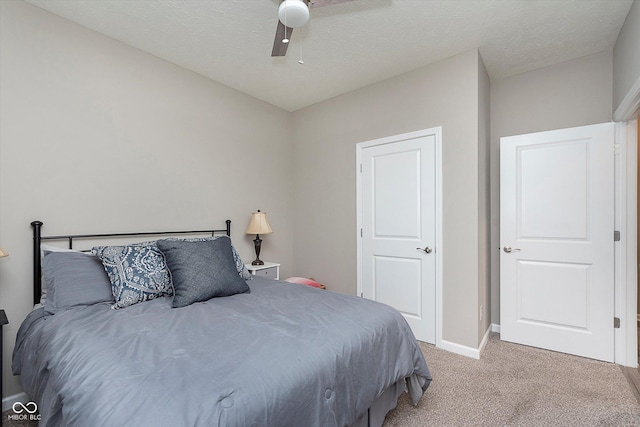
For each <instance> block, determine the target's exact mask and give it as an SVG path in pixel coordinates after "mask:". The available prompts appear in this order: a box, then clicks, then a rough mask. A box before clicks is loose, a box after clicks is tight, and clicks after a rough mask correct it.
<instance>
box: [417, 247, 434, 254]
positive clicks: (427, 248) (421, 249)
mask: <svg viewBox="0 0 640 427" xmlns="http://www.w3.org/2000/svg"><path fill="white" fill-rule="evenodd" d="M416 249H418V250H419V251H424V252H425V253H427V254H430V253H431V252H433V249H431V248H430V247H429V246H427V247H426V248H416Z"/></svg>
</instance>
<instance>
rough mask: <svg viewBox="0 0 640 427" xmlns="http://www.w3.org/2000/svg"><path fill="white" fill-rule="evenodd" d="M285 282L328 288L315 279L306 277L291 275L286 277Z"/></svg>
mask: <svg viewBox="0 0 640 427" xmlns="http://www.w3.org/2000/svg"><path fill="white" fill-rule="evenodd" d="M285 282H291V283H298V284H300V285H307V286H312V287H314V288H320V289H326V287H325V286H324V285H323V284H322V283H319V282H316V281H315V280H313V279H307V278H305V277H289V278H288V279H285Z"/></svg>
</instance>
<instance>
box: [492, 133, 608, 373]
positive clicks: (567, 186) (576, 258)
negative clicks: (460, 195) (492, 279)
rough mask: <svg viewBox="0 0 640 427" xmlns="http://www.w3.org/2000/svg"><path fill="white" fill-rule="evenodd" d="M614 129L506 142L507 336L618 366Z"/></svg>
mask: <svg viewBox="0 0 640 427" xmlns="http://www.w3.org/2000/svg"><path fill="white" fill-rule="evenodd" d="M613 147H614V124H613V123H604V124H599V125H592V126H584V127H579V128H571V129H562V130H556V131H550V132H540V133H534V134H529V135H519V136H512V137H507V138H501V140H500V240H501V243H502V246H501V248H500V323H501V326H500V336H501V339H503V340H506V341H512V342H516V343H520V344H526V345H531V346H534V347H540V348H545V349H549V350H555V351H560V352H563V353H570V354H575V355H579V356H585V357H590V358H593V359H599V360H605V361H610V362H612V361H613V356H614V343H613V336H614V331H613V327H614V326H613V320H614V319H613V317H614V259H613V255H614V243H613V242H614V225H613V224H614V223H613V221H614V212H613V208H614V151H613Z"/></svg>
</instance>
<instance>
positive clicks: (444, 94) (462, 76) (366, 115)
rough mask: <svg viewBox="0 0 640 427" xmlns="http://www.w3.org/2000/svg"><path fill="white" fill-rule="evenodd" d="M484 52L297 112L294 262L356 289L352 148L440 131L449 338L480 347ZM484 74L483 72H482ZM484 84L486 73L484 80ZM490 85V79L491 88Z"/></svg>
mask: <svg viewBox="0 0 640 427" xmlns="http://www.w3.org/2000/svg"><path fill="white" fill-rule="evenodd" d="M479 61H480V59H479V55H478V51H477V50H473V51H469V52H466V53H463V54H461V55H457V56H454V57H452V58H449V59H446V60H443V61H440V62H438V63H436V64H433V65H430V66H427V67H424V68H421V69H418V70H415V71H412V72H409V73H406V74H403V75H401V76H398V77H395V78H391V79H388V80H385V81H383V82H381V83H377V84H373V85H370V86H367V87H365V88H362V89H359V90H356V91H353V92H350V93H347V94H345V95H341V96H338V97H335V98H333V99H330V100H327V101H325V102H321V103H319V104H315V105H313V106H310V107H308V108H305V109H303V110H299V111H297V112H295V113H294V141H295V144H294V164H295V166H294V175H295V185H294V200H295V206H294V221H295V223H294V236H295V238H294V242H293V245H294V251H293V253H294V265H295V272H296V274H297V275H300V276H307V277H309V276H312V277H314V278H315V279H316V280H319V281H320V282H322V283H324V284H326V285H327V287H328V288H329V289H332V290H337V291H340V292H344V293H349V294H355V292H356V274H357V273H356V238H357V237H356V236H357V233H356V179H355V177H356V175H355V174H356V167H355V145H356V144H357V143H359V142H363V141H369V140H372V139H377V138H382V137H386V136H391V135H397V134H401V133H406V132H411V131H416V130H421V129H427V128H430V127H435V126H442V127H443V136H442V139H443V167H442V170H443V181H444V182H443V211H444V212H443V240H444V244H443V245H444V247H443V248H436V250H442V251H443V254H444V255H443V258H444V271H443V277H444V279H443V280H444V290H443V305H444V307H443V317H444V319H443V338H444V339H445V340H447V341H452V342H454V343H457V344H461V345H464V346H468V347H472V348H477V345H478V293H479V292H478V286H479V284H478V280H479V275H480V267H479V265H478V264H479V262H480V260H479V254H478V248H479V247H480V246H481V243H480V241H479V239H480V236H479V231H478V223H479V217H478V215H479V214H478V212H479V197H480V196H479V194H478V193H479V188H478V177H479V173H480V171H479V165H478V161H479V152H478V151H479V147H478V132H479V114H478V108H479V107H478V104H479V100H478V98H479V69H480V65H479ZM482 68H484V67H482ZM485 78H486V77H485ZM486 83H488V82H485V84H486Z"/></svg>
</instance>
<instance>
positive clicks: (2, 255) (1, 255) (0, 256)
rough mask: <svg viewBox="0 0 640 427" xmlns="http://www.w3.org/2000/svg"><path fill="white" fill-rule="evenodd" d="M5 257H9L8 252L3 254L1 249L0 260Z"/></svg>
mask: <svg viewBox="0 0 640 427" xmlns="http://www.w3.org/2000/svg"><path fill="white" fill-rule="evenodd" d="M6 256H9V252H5V251H3V250H2V248H0V258H4V257H6Z"/></svg>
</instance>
